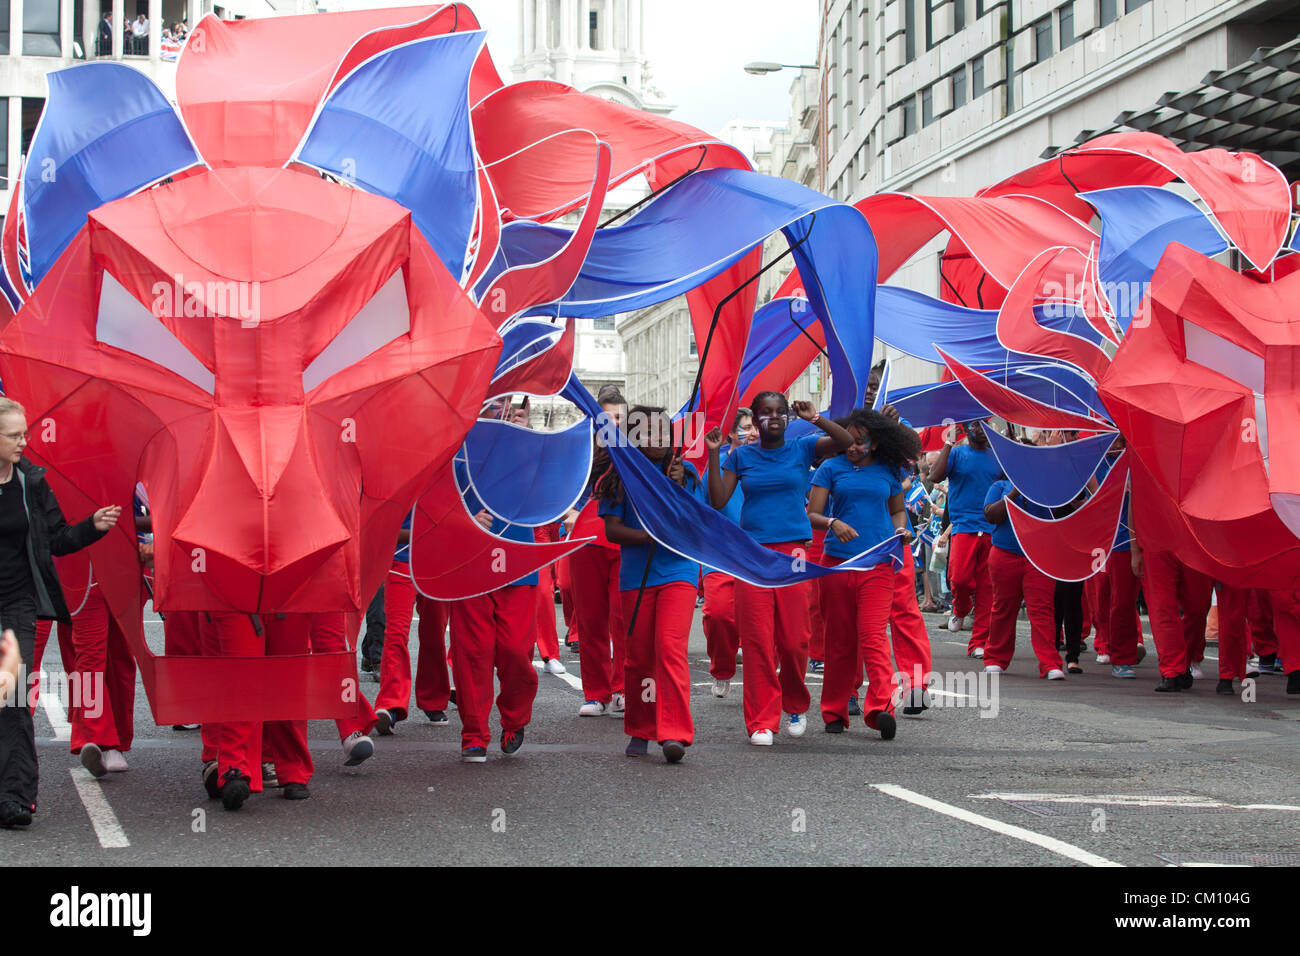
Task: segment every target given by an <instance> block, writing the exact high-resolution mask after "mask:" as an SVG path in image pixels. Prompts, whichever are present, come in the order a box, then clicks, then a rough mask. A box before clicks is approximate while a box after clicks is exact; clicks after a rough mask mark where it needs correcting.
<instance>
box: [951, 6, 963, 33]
mask: <svg viewBox="0 0 1300 956" xmlns="http://www.w3.org/2000/svg"><path fill="white" fill-rule="evenodd" d="M965 29H966V0H952V30H953V32H954V33H960V32H961V31H962V30H965Z"/></svg>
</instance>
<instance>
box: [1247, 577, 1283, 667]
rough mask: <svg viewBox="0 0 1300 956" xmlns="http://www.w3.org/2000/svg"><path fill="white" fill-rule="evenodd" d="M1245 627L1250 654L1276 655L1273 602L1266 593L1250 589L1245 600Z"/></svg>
mask: <svg viewBox="0 0 1300 956" xmlns="http://www.w3.org/2000/svg"><path fill="white" fill-rule="evenodd" d="M1246 627H1247V632H1248V633H1249V635H1250V648H1249V650H1250V652H1251V653H1253V654H1255V656H1257V657H1258V656H1259V655H1261V654H1276V653H1277V635H1276V634H1275V633H1274V632H1273V601H1272V599H1271V597H1270V594H1269V592H1268V591H1266V590H1263V589H1261V588H1251V590H1250V594H1249V595H1248V597H1247V598H1246Z"/></svg>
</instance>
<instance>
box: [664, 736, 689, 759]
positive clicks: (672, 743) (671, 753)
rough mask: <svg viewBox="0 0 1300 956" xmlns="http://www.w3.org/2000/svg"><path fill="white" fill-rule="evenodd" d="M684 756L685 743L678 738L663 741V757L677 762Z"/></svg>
mask: <svg viewBox="0 0 1300 956" xmlns="http://www.w3.org/2000/svg"><path fill="white" fill-rule="evenodd" d="M685 756H686V745H685V744H684V743H682V742H681V741H680V740H665V741H664V759H665V760H667V761H668V762H669V763H677V762H678V761H680V760H681V759H682V758H683V757H685Z"/></svg>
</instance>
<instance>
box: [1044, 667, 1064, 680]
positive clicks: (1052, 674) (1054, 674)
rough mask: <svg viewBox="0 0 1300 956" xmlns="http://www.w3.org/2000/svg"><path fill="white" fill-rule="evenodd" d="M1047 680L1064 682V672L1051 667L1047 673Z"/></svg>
mask: <svg viewBox="0 0 1300 956" xmlns="http://www.w3.org/2000/svg"><path fill="white" fill-rule="evenodd" d="M1047 679H1048V680H1065V671H1063V670H1061V669H1060V668H1059V667H1053V668H1052V669H1051V670H1050V671H1048V672H1047Z"/></svg>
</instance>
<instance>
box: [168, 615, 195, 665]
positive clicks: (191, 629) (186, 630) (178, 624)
mask: <svg viewBox="0 0 1300 956" xmlns="http://www.w3.org/2000/svg"><path fill="white" fill-rule="evenodd" d="M202 613H203V612H202V611H168V612H167V616H166V617H165V618H164V619H163V652H164V653H165V654H167V656H168V657H171V656H172V655H176V656H178V657H190V656H193V655H197V654H201V653H203V641H202V638H201V637H200V633H201V631H200V618H201V615H202Z"/></svg>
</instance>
